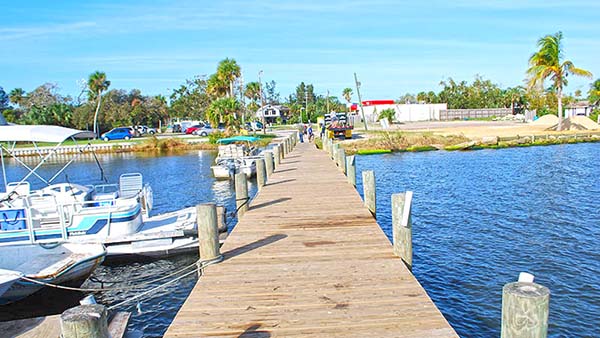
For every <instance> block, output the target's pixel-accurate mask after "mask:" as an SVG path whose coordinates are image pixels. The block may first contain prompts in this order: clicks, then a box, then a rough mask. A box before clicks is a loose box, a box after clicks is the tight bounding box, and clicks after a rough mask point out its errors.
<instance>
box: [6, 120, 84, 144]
mask: <svg viewBox="0 0 600 338" xmlns="http://www.w3.org/2000/svg"><path fill="white" fill-rule="evenodd" d="M71 137H74V138H80V139H81V138H83V139H85V138H93V137H94V133H93V132H91V131H82V130H77V129H71V128H65V127H59V126H46V125H18V124H14V125H8V126H2V125H0V142H51V143H60V142H63V141H64V140H66V139H68V138H71Z"/></svg>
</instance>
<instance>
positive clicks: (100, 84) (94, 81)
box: [88, 71, 110, 137]
mask: <svg viewBox="0 0 600 338" xmlns="http://www.w3.org/2000/svg"><path fill="white" fill-rule="evenodd" d="M109 86H110V81H108V80H107V79H106V73H104V72H100V71H95V72H94V73H92V74H90V77H89V78H88V88H89V90H90V98H92V99H96V100H97V101H98V102H97V105H96V113H94V134H95V135H96V137H100V135H99V130H98V112H99V111H100V104H101V103H102V92H103V91H106V90H107V89H108V87H109Z"/></svg>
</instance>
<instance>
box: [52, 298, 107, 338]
mask: <svg viewBox="0 0 600 338" xmlns="http://www.w3.org/2000/svg"><path fill="white" fill-rule="evenodd" d="M60 330H61V337H63V338H108V337H110V336H109V333H108V312H107V310H106V307H105V306H104V305H100V304H86V305H79V306H76V307H74V308H70V309H68V310H66V311H65V312H63V313H62V314H61V315H60Z"/></svg>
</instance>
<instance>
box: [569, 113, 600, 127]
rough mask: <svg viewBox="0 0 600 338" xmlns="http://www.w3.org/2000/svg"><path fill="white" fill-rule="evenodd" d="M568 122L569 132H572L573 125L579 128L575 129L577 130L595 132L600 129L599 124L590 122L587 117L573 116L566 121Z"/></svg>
mask: <svg viewBox="0 0 600 338" xmlns="http://www.w3.org/2000/svg"><path fill="white" fill-rule="evenodd" d="M567 121H569V122H570V125H571V130H573V129H574V128H573V127H574V125H577V127H579V126H580V127H581V128H575V129H579V130H597V129H600V124H598V123H596V122H594V121H592V120H591V119H590V118H589V117H587V116H573V117H570V118H568V119H567Z"/></svg>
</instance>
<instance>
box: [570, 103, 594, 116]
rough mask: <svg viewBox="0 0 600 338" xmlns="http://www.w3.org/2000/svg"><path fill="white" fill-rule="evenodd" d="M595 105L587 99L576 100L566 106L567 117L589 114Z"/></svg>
mask: <svg viewBox="0 0 600 338" xmlns="http://www.w3.org/2000/svg"><path fill="white" fill-rule="evenodd" d="M594 108H595V107H594V106H592V105H590V104H589V102H587V101H580V102H575V103H573V104H572V105H569V106H567V107H565V117H571V116H587V117H590V114H591V113H592V111H593V110H594Z"/></svg>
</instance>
